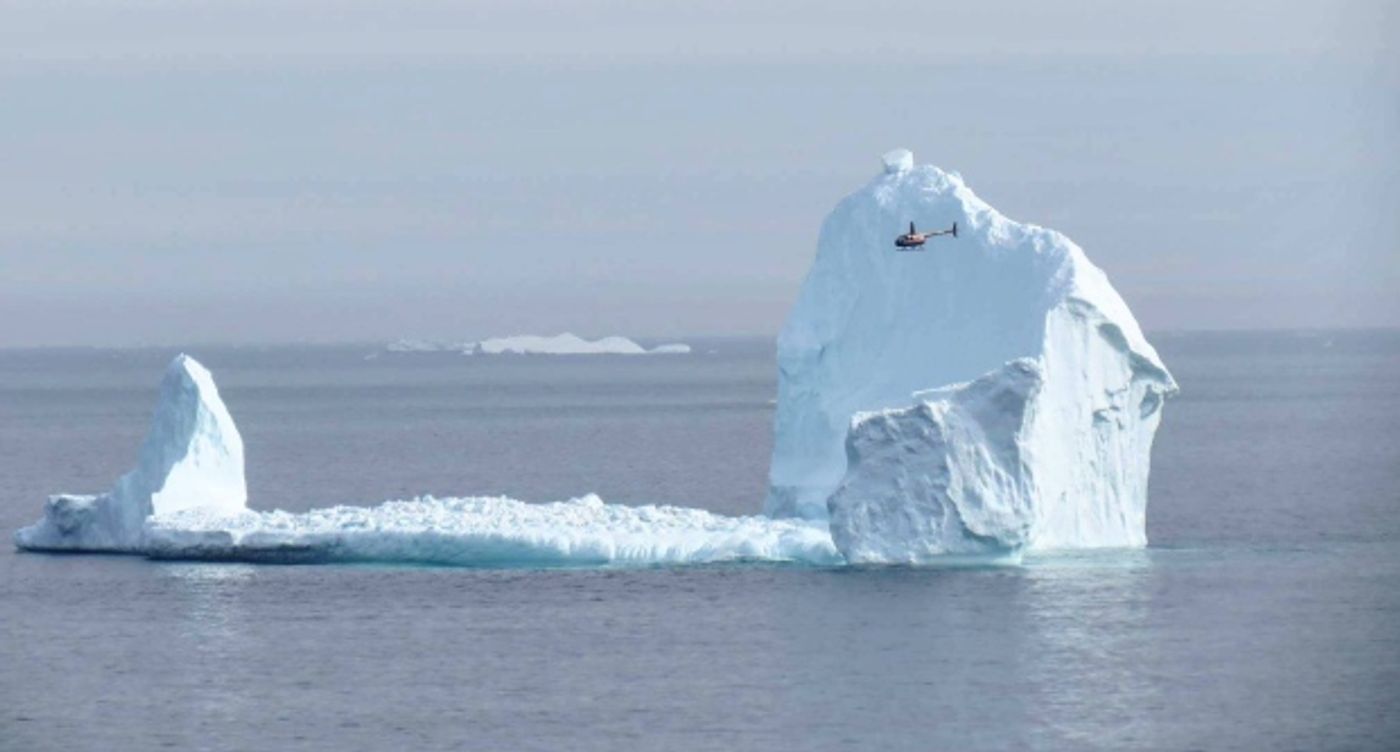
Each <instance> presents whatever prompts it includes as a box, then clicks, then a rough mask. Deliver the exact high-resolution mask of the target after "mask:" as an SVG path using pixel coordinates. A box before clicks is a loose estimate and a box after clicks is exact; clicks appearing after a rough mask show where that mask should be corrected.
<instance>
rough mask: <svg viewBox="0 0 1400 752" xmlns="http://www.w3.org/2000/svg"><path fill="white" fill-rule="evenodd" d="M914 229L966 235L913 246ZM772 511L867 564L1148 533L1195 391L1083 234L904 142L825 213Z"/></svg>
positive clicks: (787, 374) (779, 435)
mask: <svg viewBox="0 0 1400 752" xmlns="http://www.w3.org/2000/svg"><path fill="white" fill-rule="evenodd" d="M910 222H914V223H916V224H917V225H918V226H920V227H924V228H937V229H941V228H945V227H948V226H950V225H951V224H952V223H954V222H956V223H957V225H958V228H959V233H958V235H957V236H956V237H950V236H944V237H938V238H936V239H933V240H931V241H929V243H928V244H927V245H926V246H925V247H924V248H923V249H922V251H921V252H912V253H908V252H898V251H896V249H895V248H894V246H893V243H892V241H893V239H894V237H895V236H896V235H898V234H900V233H901V232H903V231H904V228H906V227H907V226H908V224H909V223H910ZM778 362H779V387H778V408H777V415H776V418H775V445H774V450H773V461H772V466H771V469H770V486H769V493H768V497H767V500H766V502H765V511H766V512H767V513H768V514H769V515H771V516H775V517H800V518H807V519H814V520H819V519H827V520H829V522H830V526H831V532H832V536H833V538H834V540H835V543H836V545H837V547H838V548H839V549H840V550H841V552H842V553H843V554H844V555H845V557H846V558H847V559H848V560H849V561H852V562H909V563H919V562H928V561H946V560H951V559H952V558H956V557H961V556H966V557H972V558H977V559H986V558H1001V559H1015V558H1016V557H1018V556H1019V555H1020V554H1021V553H1022V552H1023V551H1026V550H1035V549H1057V548H1081V547H1139V546H1143V545H1145V544H1146V505H1147V476H1148V467H1149V458H1150V452H1151V447H1152V438H1153V435H1154V433H1155V432H1156V429H1157V424H1158V421H1159V419H1160V417H1161V408H1162V403H1163V400H1164V398H1166V397H1168V396H1170V395H1172V394H1174V393H1175V392H1176V390H1177V387H1176V383H1175V381H1173V379H1172V377H1171V375H1170V374H1169V373H1168V372H1167V369H1166V367H1165V366H1164V365H1163V364H1162V361H1161V359H1160V358H1159V357H1158V356H1157V352H1156V351H1155V350H1154V349H1153V348H1152V346H1151V345H1150V344H1148V342H1147V340H1146V339H1145V338H1144V337H1143V335H1142V332H1141V330H1140V329H1139V327H1138V324H1137V322H1136V321H1135V320H1134V319H1133V315H1132V313H1131V312H1129V310H1128V307H1127V305H1126V304H1125V303H1124V302H1123V300H1122V298H1120V297H1119V296H1118V293H1117V292H1116V291H1114V289H1113V287H1112V286H1111V285H1110V284H1109V282H1108V279H1107V277H1106V276H1105V275H1104V273H1103V272H1102V271H1101V270H1100V269H1099V268H1098V267H1096V266H1094V265H1093V264H1092V263H1091V262H1090V261H1089V260H1088V258H1087V257H1085V255H1084V252H1083V251H1082V250H1081V249H1080V248H1079V246H1077V245H1075V244H1074V243H1073V242H1072V241H1070V240H1069V239H1068V238H1066V237H1065V236H1064V235H1061V234H1060V233H1058V232H1055V231H1053V230H1049V229H1045V228H1042V227H1037V226H1035V225H1030V224H1022V223H1019V222H1014V221H1012V220H1010V219H1007V218H1006V217H1004V216H1002V215H1001V214H1000V213H998V212H997V211H996V210H995V209H993V208H992V207H991V206H989V205H987V204H986V203H985V202H984V201H982V200H981V199H980V198H978V197H977V196H976V195H975V194H974V193H973V192H972V190H971V189H969V188H968V187H967V185H966V184H965V183H964V182H963V180H962V178H961V177H960V176H959V175H958V174H956V173H951V172H945V171H943V170H940V169H938V168H937V167H933V166H930V165H920V166H915V164H914V160H913V156H912V155H911V154H910V153H909V152H907V151H904V150H897V151H895V152H891V153H890V154H888V155H886V157H885V169H884V171H883V173H882V174H880V175H878V176H877V177H876V178H875V179H874V180H872V181H871V182H870V183H869V184H867V185H866V186H865V187H864V188H862V189H861V190H859V191H857V192H856V193H854V194H852V195H850V196H848V197H847V198H845V199H844V200H843V201H841V202H840V203H839V204H838V205H837V207H836V208H835V210H834V211H832V213H831V214H830V215H829V216H828V217H827V218H826V221H825V223H824V224H823V226H822V230H821V235H820V239H819V240H818V245H817V255H816V260H815V262H814V263H813V266H812V269H811V271H810V272H809V273H808V276H807V278H806V280H805V282H804V283H803V286H802V290H801V293H800V294H799V297H798V300H797V304H796V306H795V307H794V309H793V311H792V313H791V315H790V317H789V318H788V321H787V324H786V326H785V327H784V328H783V331H782V334H781V336H780V337H779V340H778Z"/></svg>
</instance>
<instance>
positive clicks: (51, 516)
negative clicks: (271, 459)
mask: <svg viewBox="0 0 1400 752" xmlns="http://www.w3.org/2000/svg"><path fill="white" fill-rule="evenodd" d="M247 499H248V492H247V486H246V483H245V480H244V474H243V439H242V437H241V436H239V434H238V428H237V427H236V426H235V425H234V423H233V418H232V416H230V415H229V412H228V408H226V407H225V406H224V403H223V400H222V399H221V398H220V397H219V390H218V388H217V387H215V385H214V377H213V375H212V374H210V373H209V370H208V369H206V368H205V367H204V366H203V365H201V364H200V363H199V362H198V361H196V360H195V359H194V358H191V357H190V356H188V355H185V354H183V353H182V354H180V355H177V356H176V357H175V358H174V359H173V360H171V361H170V365H169V366H168V367H166V369H165V376H164V378H162V379H161V383H160V397H159V399H158V401H157V403H156V409H155V414H154V415H153V416H152V418H151V428H150V431H149V432H148V433H147V434H146V440H145V441H144V442H143V443H142V444H141V450H140V452H139V454H138V455H137V461H136V467H135V468H134V469H132V470H131V471H130V472H128V473H127V474H125V475H123V476H122V477H121V478H120V479H119V480H118V481H117V483H116V486H115V487H113V488H112V490H111V491H109V492H107V493H105V494H101V495H97V496H93V495H76V494H57V495H54V496H50V497H49V500H48V502H47V503H46V504H45V505H44V519H42V520H40V521H39V522H37V523H35V524H34V525H31V526H29V527H26V528H22V529H21V530H19V531H18V532H16V533H15V543H16V545H18V546H19V547H20V548H26V549H37V550H84V551H121V552H139V551H140V550H141V548H142V545H143V540H144V534H145V527H146V520H147V518H148V517H150V516H152V515H158V514H171V513H176V512H182V511H186V510H191V509H203V510H209V511H211V512H217V513H235V512H240V511H242V510H244V509H246V507H247Z"/></svg>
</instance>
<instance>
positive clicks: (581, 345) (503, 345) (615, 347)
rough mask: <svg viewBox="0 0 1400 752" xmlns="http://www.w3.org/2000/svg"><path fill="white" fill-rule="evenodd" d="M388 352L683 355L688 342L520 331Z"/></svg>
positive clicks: (402, 343)
mask: <svg viewBox="0 0 1400 752" xmlns="http://www.w3.org/2000/svg"><path fill="white" fill-rule="evenodd" d="M384 350H385V352H389V353H400V354H402V353H434V352H456V353H461V354H463V355H686V354H689V353H690V345H687V344H682V343H671V344H663V345H658V346H656V347H653V348H651V349H647V348H645V347H643V346H641V345H639V344H637V342H636V341H634V340H631V339H628V338H627V337H620V336H615V335H614V336H611V337H601V338H599V339H594V340H590V339H585V338H583V337H580V336H578V335H576V334H572V333H570V332H564V333H562V334H555V335H552V336H541V335H537V334H520V335H514V336H509V337H491V338H488V339H483V340H480V341H478V342H457V343H451V342H432V341H428V340H419V339H401V340H398V341H396V342H392V343H390V344H389V345H388V346H386V347H385V348H384Z"/></svg>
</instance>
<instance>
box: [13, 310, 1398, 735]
mask: <svg viewBox="0 0 1400 752" xmlns="http://www.w3.org/2000/svg"><path fill="white" fill-rule="evenodd" d="M1152 339H1153V341H1154V343H1155V344H1156V345H1157V346H1158V349H1159V350H1160V351H1161V353H1162V355H1163V357H1164V359H1165V360H1166V362H1167V364H1168V365H1169V367H1171V368H1172V370H1173V372H1174V374H1175V375H1176V377H1177V379H1178V380H1179V381H1180V382H1181V385H1182V393H1181V395H1180V397H1179V398H1177V399H1176V400H1174V401H1172V402H1171V403H1169V404H1168V406H1167V408H1166V411H1165V418H1164V421H1163V425H1162V429H1161V431H1160V432H1159V434H1158V440H1157V446H1156V450H1155V454H1154V458H1153V467H1152V481H1151V502H1150V505H1149V510H1148V535H1149V538H1150V539H1151V546H1150V547H1149V548H1148V549H1147V550H1145V551H1136V552H1108V553H1096V554H1092V555H1079V556H1061V557H1042V558H1033V559H1031V560H1029V561H1028V562H1027V563H1026V564H1025V565H1024V566H1020V567H1014V568H981V569H951V570H936V569H907V568H835V569H823V568H812V567H800V566H771V565H770V566H757V565H726V566H709V567H689V568H649V569H633V570H616V569H612V570H579V569H570V570H531V569H512V570H495V571H492V570H480V569H453V568H410V567H394V566H276V565H264V566H257V565H244V564H239V565H230V564H192V563H175V562H153V561H147V560H144V559H140V558H131V557H117V556H57V555H43V554H23V553H19V552H16V551H14V550H13V548H12V547H11V546H9V545H4V546H0V749H3V750H48V749H55V750H57V749H62V750H150V749H157V748H174V749H192V750H202V749H208V750H253V749H316V750H438V749H444V750H445V749H454V750H456V749H462V750H527V749H545V750H556V749H559V750H617V749H656V750H737V749H743V750H749V749H754V750H824V749H852V750H870V749H888V750H1019V749H1028V750H1085V749H1104V750H1139V749H1142V750H1193V749H1203V750H1294V749H1296V750H1333V749H1335V750H1368V749H1375V750H1383V749H1396V748H1397V747H1400V378H1397V374H1400V332H1394V331H1382V332H1305V333H1293V332H1280V333H1218V334H1171V333H1159V334H1156V335H1155V336H1153V337H1152ZM692 344H694V345H695V353H694V354H692V355H689V356H656V357H650V356H648V357H635V358H620V357H597V358H557V357H556V358H544V357H496V358H490V357H487V358H480V357H477V358H467V357H461V356H455V355H448V354H437V355H418V356H388V355H384V356H380V357H367V356H370V355H372V354H373V353H374V352H375V350H376V348H375V347H374V346H358V347H355V346H346V347H302V348H251V347H245V348H215V347H190V348H186V349H187V350H188V351H189V352H190V353H191V354H193V355H195V356H196V357H198V358H199V359H200V360H201V361H202V362H204V363H205V364H206V365H207V366H209V367H210V368H211V369H212V370H213V371H214V374H215V378H216V379H217V381H218V383H219V386H220V390H221V392H222V394H223V396H224V399H225V401H226V403H227V404H228V406H229V409H230V411H231V412H232V414H233V416H234V418H235V420H236V421H237V422H238V425H239V428H240V430H241V432H242V434H243V437H244V441H245V443H246V448H247V460H248V480H249V492H250V504H251V505H252V506H253V507H255V508H259V509H271V508H279V507H280V508H283V509H288V510H305V509H308V508H311V507H315V506H326V505H332V504H374V503H377V502H380V501H383V500H386V499H395V498H405V497H412V496H415V495H418V494H422V493H432V494H436V495H442V496H451V495H482V494H505V495H510V496H514V497H517V498H522V499H526V500H532V501H535V500H538V501H544V500H555V499H562V498H569V497H574V496H579V495H582V494H584V493H588V492H596V493H598V494H599V495H601V496H602V497H603V498H604V499H605V500H607V501H613V502H623V503H629V504H633V503H653V502H655V503H671V504H682V505H687V506H698V507H704V508H707V509H711V510H715V511H718V512H725V513H735V514H739V513H752V512H756V511H757V510H758V509H759V507H760V505H761V503H762V498H763V494H764V489H765V474H766V471H767V464H768V454H769V451H770V448H771V442H772V431H771V421H772V411H773V407H772V404H771V402H770V400H771V399H772V398H773V396H774V393H775V376H776V368H775V365H774V361H773V352H772V343H771V341H765V340H733V339H714V340H692ZM175 352H176V351H175V350H173V349H151V350H120V351H117V350H9V351H3V350H0V530H3V531H4V533H5V535H6V539H8V534H9V532H10V531H13V530H14V529H15V528H17V527H19V526H21V525H24V524H28V523H29V522H31V521H33V520H35V519H37V518H38V517H39V516H40V513H41V506H42V504H43V501H44V498H45V496H46V494H48V493H52V492H59V491H71V492H82V491H87V492H96V491H102V490H106V489H107V488H108V487H110V486H111V484H112V482H113V481H114V480H115V479H116V478H117V476H118V475H120V474H121V473H122V472H124V471H125V470H126V469H128V468H129V467H130V465H131V464H132V462H133V460H134V458H135V455H136V450H137V447H138V446H139V444H140V441H141V438H142V436H143V435H144V433H145V430H146V426H147V421H148V419H149V414H150V411H151V409H152V407H153V405H154V400H155V394H156V385H157V383H158V381H159V379H160V376H161V373H162V370H163V368H164V365H165V363H166V362H167V361H168V360H169V358H170V357H171V356H172V355H173V354H174V353H175Z"/></svg>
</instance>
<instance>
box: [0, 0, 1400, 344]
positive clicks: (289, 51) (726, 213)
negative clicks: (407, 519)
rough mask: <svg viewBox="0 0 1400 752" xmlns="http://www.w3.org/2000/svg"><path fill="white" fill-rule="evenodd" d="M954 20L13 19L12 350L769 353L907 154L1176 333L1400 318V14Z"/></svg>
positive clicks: (1119, 7)
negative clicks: (309, 345) (838, 207)
mask: <svg viewBox="0 0 1400 752" xmlns="http://www.w3.org/2000/svg"><path fill="white" fill-rule="evenodd" d="M939 5H940V4H939V3H935V2H927V1H926V0H925V1H920V0H915V1H912V2H861V3H849V4H832V3H809V2H801V3H799V2H778V3H762V2H727V3H726V2H718V3H717V2H708V3H697V4H694V6H693V7H689V8H685V7H679V6H677V5H676V4H673V3H666V2H654V1H652V2H599V1H595V0H586V1H584V2H558V1H553V2H522V1H521V0H510V1H509V2H472V3H445V2H443V3H432V2H392V3H385V2H363V3H328V2H296V1H295V0H276V1H274V2H232V1H229V2H218V1H206V2H189V1H188V0H182V1H180V2H163V1H152V2H136V3H119V2H112V1H111V0H104V1H103V2H61V3H60V2H54V1H53V0H43V1H41V2H6V1H5V0H0V207H3V208H0V346H12V345H57V344H115V345H130V344H142V343H149V344H156V343H160V344H174V343H211V342H230V341H232V342H254V341H372V340H386V339H393V338H396V337H400V336H411V337H426V338H444V339H472V338H477V337H481V336H487V335H499V334H509V333H520V332H557V331H561V330H572V331H575V332H578V333H580V334H591V335H599V334H611V333H620V334H627V335H632V336H642V337H646V336H664V337H671V336H683V335H695V334H773V333H776V331H777V329H778V327H779V326H780V325H781V322H782V319H783V317H784V315H785V314H786V312H787V309H788V307H789V305H790V304H791V302H792V300H793V298H794V297H795V295H796V291H797V286H798V284H799V283H800V281H801V278H802V275H803V274H804V272H805V271H806V268H807V265H808V263H809V261H810V259H811V256H812V253H813V251H814V249H815V244H816V233H817V230H818V227H819V226H820V223H821V220H822V217H823V216H824V215H825V214H826V213H827V211H829V210H830V208H831V207H832V206H833V205H834V204H835V203H836V202H837V201H838V200H839V199H840V198H841V197H842V196H844V195H845V194H847V193H850V192H851V191H853V190H855V189H857V188H859V187H860V186H861V185H862V184H863V183H864V182H866V181H867V180H868V179H869V178H870V177H872V176H873V175H874V174H875V173H876V172H878V170H879V156H880V154H881V153H882V152H884V151H885V150H887V149H889V148H892V147H895V146H904V147H908V148H910V149H912V150H913V151H914V152H915V155H916V157H917V158H918V159H919V160H920V161H927V162H933V163H935V164H938V165H940V166H943V167H945V168H949V169H955V170H958V171H960V172H961V173H962V174H963V175H964V177H965V178H966V179H967V180H968V182H969V184H970V185H971V186H972V187H973V189H974V190H976V191H977V192H978V193H979V194H980V195H982V197H983V198H984V199H986V200H987V201H988V202H989V203H991V204H992V205H994V206H996V207H998V208H999V209H1001V210H1002V211H1003V212H1004V213H1005V214H1007V215H1008V216H1010V217H1012V218H1014V219H1017V220H1023V221H1030V222H1035V223H1037V224H1042V225H1047V226H1050V227H1054V228H1056V229H1059V230H1062V231H1064V232H1065V233H1067V234H1068V235H1069V236H1070V237H1072V238H1074V239H1075V240H1076V241H1077V242H1079V244H1080V245H1082V246H1083V247H1084V248H1085V250H1086V251H1087V252H1088V254H1089V256H1090V257H1091V258H1092V259H1094V261H1095V262H1096V263H1098V264H1099V265H1100V266H1102V267H1104V268H1105V269H1106V270H1107V271H1108V273H1109V275H1110V278H1111V279H1112V280H1113V282H1114V284H1115V285H1116V286H1117V287H1118V289H1119V291H1120V292H1122V293H1123V295H1124V297H1125V298H1126V299H1127V301H1128V303H1129V305H1130V306H1132V307H1133V309H1134V311H1135V312H1136V313H1137V315H1138V318H1139V320H1140V321H1141V322H1142V323H1143V325H1144V327H1146V328H1147V329H1149V330H1162V329H1221V328H1268V327H1289V328H1292V327H1325V326H1396V325H1400V302H1398V301H1400V218H1398V217H1400V212H1397V207H1400V51H1397V44H1396V42H1395V41H1394V40H1396V39H1400V12H1397V10H1396V8H1397V6H1400V4H1397V3H1394V2H1385V1H1381V2H1374V1H1372V2H1284V1H1279V0H1273V1H1260V2H1242V3H1231V2H1222V1H1221V0H1203V1H1200V2H1179V1H1178V2H1163V3H1123V2H1108V1H1103V2H1100V1H1097V0H1093V1H1091V0H1073V1H1070V2H1055V3H1043V2H1034V3H1031V2H1028V3H1009V2H979V3H968V2H966V0H961V1H960V2H957V3H949V4H947V6H948V7H939ZM754 6H761V7H757V8H756V7H754ZM973 6H975V7H973Z"/></svg>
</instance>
